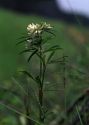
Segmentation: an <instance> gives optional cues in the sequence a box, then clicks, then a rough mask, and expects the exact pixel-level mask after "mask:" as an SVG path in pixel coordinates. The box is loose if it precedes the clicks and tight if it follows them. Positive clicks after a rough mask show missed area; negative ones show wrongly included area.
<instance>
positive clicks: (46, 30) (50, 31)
mask: <svg viewBox="0 0 89 125" xmlns="http://www.w3.org/2000/svg"><path fill="white" fill-rule="evenodd" d="M44 31H45V32H48V33H50V34H52V35H54V36H56V35H55V34H54V33H53V32H52V31H50V30H46V29H45V30H44Z"/></svg>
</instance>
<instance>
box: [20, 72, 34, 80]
mask: <svg viewBox="0 0 89 125" xmlns="http://www.w3.org/2000/svg"><path fill="white" fill-rule="evenodd" d="M20 72H23V73H24V74H26V75H27V76H28V77H29V78H31V79H32V80H34V81H36V80H35V78H34V77H33V76H32V75H31V74H30V73H29V72H27V71H20Z"/></svg>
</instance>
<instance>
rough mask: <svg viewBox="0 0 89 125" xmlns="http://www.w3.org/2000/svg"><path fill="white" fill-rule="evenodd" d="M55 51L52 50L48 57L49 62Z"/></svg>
mask: <svg viewBox="0 0 89 125" xmlns="http://www.w3.org/2000/svg"><path fill="white" fill-rule="evenodd" d="M54 54H55V51H52V52H51V53H50V55H49V57H48V59H47V64H48V63H49V62H50V60H51V59H52V57H53V56H54Z"/></svg>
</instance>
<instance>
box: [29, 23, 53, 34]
mask: <svg viewBox="0 0 89 125" xmlns="http://www.w3.org/2000/svg"><path fill="white" fill-rule="evenodd" d="M51 28H52V27H51V26H50V24H47V23H46V22H45V23H42V24H34V23H32V24H29V25H28V26H27V31H28V34H29V35H30V34H33V35H37V34H38V35H39V34H41V33H42V32H43V31H45V30H49V29H51Z"/></svg>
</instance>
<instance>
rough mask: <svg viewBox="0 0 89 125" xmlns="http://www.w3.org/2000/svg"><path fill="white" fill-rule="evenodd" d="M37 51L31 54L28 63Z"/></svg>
mask: <svg viewBox="0 0 89 125" xmlns="http://www.w3.org/2000/svg"><path fill="white" fill-rule="evenodd" d="M37 51H38V50H35V51H33V52H32V53H31V55H30V56H29V58H28V62H29V61H30V59H31V58H32V57H33V56H34V55H35V54H36V53H37Z"/></svg>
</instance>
